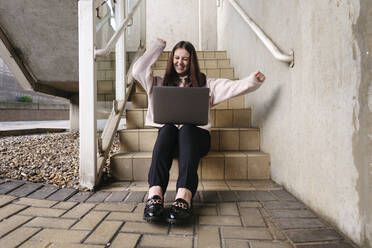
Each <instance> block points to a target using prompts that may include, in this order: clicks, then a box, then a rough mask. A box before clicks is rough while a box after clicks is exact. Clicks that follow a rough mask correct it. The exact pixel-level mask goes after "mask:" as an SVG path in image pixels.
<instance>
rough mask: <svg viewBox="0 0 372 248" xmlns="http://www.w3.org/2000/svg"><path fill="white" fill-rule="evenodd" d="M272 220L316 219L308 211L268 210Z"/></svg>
mask: <svg viewBox="0 0 372 248" xmlns="http://www.w3.org/2000/svg"><path fill="white" fill-rule="evenodd" d="M269 213H270V215H271V216H272V217H273V218H316V216H315V215H314V214H313V213H312V212H311V211H309V210H270V211H269Z"/></svg>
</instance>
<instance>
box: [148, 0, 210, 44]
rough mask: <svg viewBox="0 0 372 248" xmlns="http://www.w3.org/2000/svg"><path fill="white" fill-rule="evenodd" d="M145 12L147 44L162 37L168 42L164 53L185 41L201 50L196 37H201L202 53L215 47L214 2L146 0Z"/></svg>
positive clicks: (205, 0) (208, 0) (207, 0)
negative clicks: (179, 42)
mask: <svg viewBox="0 0 372 248" xmlns="http://www.w3.org/2000/svg"><path fill="white" fill-rule="evenodd" d="M199 1H200V3H199ZM146 9H147V15H146V18H147V26H146V30H147V32H146V40H147V45H148V44H149V43H151V42H152V41H153V40H154V39H156V38H162V39H164V40H166V41H167V46H166V48H165V50H171V49H172V48H173V46H174V45H175V44H176V43H177V42H178V41H180V40H186V41H190V42H191V43H192V44H193V45H194V46H195V48H196V49H197V50H200V42H199V41H200V39H199V38H201V46H202V49H203V50H215V49H216V48H217V40H216V37H217V26H216V18H217V9H216V1H215V0H187V1H184V0H157V1H147V7H146ZM199 9H200V15H199ZM199 20H200V22H201V24H202V25H201V34H202V35H201V37H199Z"/></svg>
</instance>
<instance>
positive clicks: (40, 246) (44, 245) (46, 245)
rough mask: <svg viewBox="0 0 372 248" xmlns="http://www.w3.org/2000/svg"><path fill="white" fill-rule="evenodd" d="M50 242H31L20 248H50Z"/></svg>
mask: <svg viewBox="0 0 372 248" xmlns="http://www.w3.org/2000/svg"><path fill="white" fill-rule="evenodd" d="M50 245H51V244H50V242H48V241H41V240H37V241H35V240H29V241H26V242H25V243H23V244H22V245H21V246H19V248H35V247H37V248H50V247H51V246H50Z"/></svg>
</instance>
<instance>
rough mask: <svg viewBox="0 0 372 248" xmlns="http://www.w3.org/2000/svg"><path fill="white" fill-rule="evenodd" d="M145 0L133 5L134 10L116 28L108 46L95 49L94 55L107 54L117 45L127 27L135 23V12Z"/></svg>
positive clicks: (139, 0)
mask: <svg viewBox="0 0 372 248" xmlns="http://www.w3.org/2000/svg"><path fill="white" fill-rule="evenodd" d="M142 1H143V0H138V2H137V3H136V5H135V6H134V7H133V10H132V11H131V12H130V13H129V14H128V16H127V17H126V18H125V19H124V21H123V23H122V24H121V25H120V27H119V28H118V29H117V30H116V32H115V34H114V35H113V36H112V37H111V39H110V40H109V42H108V43H107V44H106V46H105V47H104V48H102V49H95V51H94V56H95V57H96V56H105V55H107V54H108V53H109V52H110V51H111V49H112V48H113V47H114V46H115V44H116V42H117V41H118V40H119V39H120V36H121V35H122V34H123V32H124V30H125V28H126V27H128V26H130V25H131V24H132V23H133V15H134V14H135V12H136V10H137V9H138V7H139V6H140V4H141V2H142Z"/></svg>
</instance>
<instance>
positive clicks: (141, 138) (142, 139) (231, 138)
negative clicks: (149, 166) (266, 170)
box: [119, 128, 260, 152]
mask: <svg viewBox="0 0 372 248" xmlns="http://www.w3.org/2000/svg"><path fill="white" fill-rule="evenodd" d="M157 137H158V129H157V128H152V129H124V130H120V131H119V139H120V150H119V151H120V152H151V151H152V150H153V148H154V144H155V141H156V138H157ZM259 150H260V130H259V129H258V128H212V129H211V151H259Z"/></svg>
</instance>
